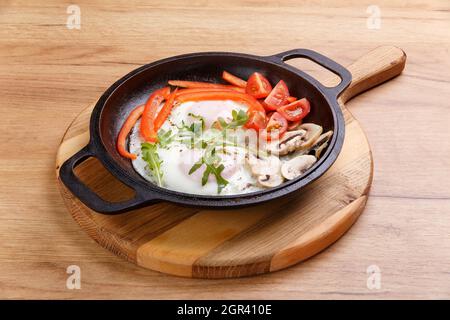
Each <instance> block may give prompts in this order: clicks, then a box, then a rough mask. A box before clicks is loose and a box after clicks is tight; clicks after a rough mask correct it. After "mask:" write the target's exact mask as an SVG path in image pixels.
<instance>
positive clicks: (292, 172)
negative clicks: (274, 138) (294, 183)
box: [281, 154, 317, 180]
mask: <svg viewBox="0 0 450 320" xmlns="http://www.w3.org/2000/svg"><path fill="white" fill-rule="evenodd" d="M316 161H317V159H316V157H314V156H312V155H308V154H306V155H302V156H298V157H296V158H294V159H291V160H289V161H286V162H285V163H283V165H282V166H281V174H282V175H283V177H285V178H286V179H288V180H293V179H295V178H297V177H300V176H301V175H303V174H304V173H305V172H306V171H307V170H308V169H309V168H311V167H312V166H313V164H314V163H316Z"/></svg>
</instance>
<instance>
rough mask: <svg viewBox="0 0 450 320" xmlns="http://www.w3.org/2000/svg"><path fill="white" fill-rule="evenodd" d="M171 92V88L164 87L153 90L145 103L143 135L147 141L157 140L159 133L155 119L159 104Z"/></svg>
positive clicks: (142, 120) (142, 121) (142, 124)
mask: <svg viewBox="0 0 450 320" xmlns="http://www.w3.org/2000/svg"><path fill="white" fill-rule="evenodd" d="M169 94H170V88H169V87H164V88H161V89H158V90H156V91H155V92H153V93H152V94H151V95H150V97H149V98H148V100H147V102H146V103H145V108H144V113H143V114H142V119H141V135H142V137H143V138H144V140H145V141H148V142H156V141H158V135H157V132H156V130H155V126H154V121H155V118H156V113H157V111H158V107H159V105H160V104H161V103H162V102H163V100H164V99H165V98H167V97H168V95H169Z"/></svg>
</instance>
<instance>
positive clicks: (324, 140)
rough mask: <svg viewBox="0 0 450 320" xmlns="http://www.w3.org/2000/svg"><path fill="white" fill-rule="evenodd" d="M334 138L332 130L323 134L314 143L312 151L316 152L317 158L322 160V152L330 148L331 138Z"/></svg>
mask: <svg viewBox="0 0 450 320" xmlns="http://www.w3.org/2000/svg"><path fill="white" fill-rule="evenodd" d="M332 136H333V131H332V130H330V131H328V132H325V133H324V134H322V135H321V136H320V137H319V138H318V139H317V140H316V142H315V143H314V145H313V146H312V148H311V149H312V150H314V152H315V155H316V158H320V155H321V154H322V151H323V150H324V149H325V148H326V147H327V146H328V142H329V141H330V139H331V137H332Z"/></svg>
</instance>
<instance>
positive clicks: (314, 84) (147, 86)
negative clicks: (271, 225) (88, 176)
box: [60, 49, 352, 214]
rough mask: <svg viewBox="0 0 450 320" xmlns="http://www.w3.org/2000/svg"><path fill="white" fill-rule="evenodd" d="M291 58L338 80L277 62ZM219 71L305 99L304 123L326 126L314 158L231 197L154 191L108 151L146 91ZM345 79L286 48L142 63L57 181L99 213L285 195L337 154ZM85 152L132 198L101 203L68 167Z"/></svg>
mask: <svg viewBox="0 0 450 320" xmlns="http://www.w3.org/2000/svg"><path fill="white" fill-rule="evenodd" d="M293 58H306V59H309V60H312V61H314V62H316V63H318V64H319V65H321V66H323V67H324V68H326V69H328V70H330V71H332V72H333V73H335V74H336V75H338V76H339V77H340V78H341V82H340V83H339V84H338V85H337V86H335V87H333V88H329V87H325V86H323V85H322V84H321V83H320V82H318V81H317V80H315V79H314V78H312V77H311V76H309V75H308V74H306V73H304V72H302V71H301V70H299V69H297V68H295V67H292V66H290V65H288V64H286V63H284V62H285V61H287V60H290V59H293ZM223 70H227V71H229V72H231V73H232V74H235V75H237V76H239V77H241V78H243V79H247V78H248V76H249V75H250V74H252V73H253V72H255V71H258V72H260V73H262V74H264V75H266V76H267V77H268V79H269V81H270V82H271V83H277V82H278V81H279V80H280V79H283V80H284V81H285V82H286V84H287V85H288V87H289V90H290V93H291V95H292V96H296V97H306V98H307V99H308V100H309V101H310V102H311V112H310V114H309V115H308V116H307V118H305V119H304V122H313V123H316V124H319V125H321V126H323V128H324V131H328V130H333V131H334V135H333V137H332V140H331V141H330V143H329V145H328V147H327V150H326V151H325V152H324V153H323V155H322V157H321V158H320V160H319V161H318V162H317V163H316V164H315V165H314V166H313V167H312V168H311V169H310V170H309V171H308V172H307V173H306V174H305V175H303V176H301V177H299V178H298V179H295V180H292V181H288V182H285V183H283V184H282V185H280V186H278V187H275V188H272V189H268V190H264V191H258V192H252V193H247V194H241V195H232V196H204V195H195V194H187V193H182V192H176V191H172V190H168V189H164V188H160V187H158V186H156V185H154V184H152V183H150V182H148V181H147V180H145V179H144V178H142V177H141V176H140V175H139V174H138V173H137V172H136V171H135V170H134V169H133V167H132V165H131V162H130V160H127V159H125V158H123V157H121V156H120V155H119V154H118V152H117V150H116V139H117V135H118V132H119V130H120V128H121V127H122V124H123V122H124V120H125V118H126V116H127V115H128V114H129V112H130V111H131V109H133V108H134V107H136V106H137V105H140V104H142V103H144V102H145V101H146V99H147V98H148V96H149V93H151V92H152V91H153V90H155V89H157V88H161V87H163V86H166V85H167V81H168V80H169V79H183V80H196V81H208V82H211V81H213V82H218V81H220V79H221V74H222V71H223ZM351 79H352V76H351V74H350V72H349V71H348V70H347V69H345V68H344V67H343V66H341V65H339V64H338V63H336V62H334V61H333V60H330V59H329V58H327V57H325V56H323V55H321V54H319V53H317V52H314V51H311V50H307V49H294V50H290V51H286V52H282V53H279V54H276V55H273V56H267V57H260V56H254V55H248V54H242V53H228V52H206V53H192V54H186V55H181V56H176V57H172V58H167V59H163V60H159V61H156V62H153V63H150V64H147V65H144V66H142V67H140V68H138V69H136V70H134V71H132V72H130V73H129V74H127V75H126V76H124V77H123V78H121V79H120V80H118V81H117V82H116V83H114V84H113V85H112V86H111V87H110V88H108V90H106V92H105V93H104V94H103V95H102V96H101V97H100V99H99V100H98V102H97V104H96V105H95V108H94V110H93V112H92V116H91V120H90V141H89V144H88V145H87V146H86V147H84V148H83V149H81V150H80V151H79V152H77V153H76V154H75V155H73V156H72V157H71V158H70V159H68V160H67V161H65V162H64V164H63V165H62V167H61V169H60V177H61V180H62V182H63V183H64V184H65V185H66V187H67V188H68V189H69V190H70V191H71V192H72V193H73V194H74V195H75V196H77V197H78V198H79V199H80V200H81V201H82V202H83V203H84V204H86V205H87V206H88V207H89V208H91V209H93V210H95V211H97V212H101V213H105V214H117V213H121V212H125V211H129V210H131V209H136V208H140V207H143V206H147V205H150V204H153V203H157V202H160V201H169V202H173V203H177V204H181V205H187V206H195V207H206V208H217V209H225V208H237V207H244V206H248V205H253V204H257V203H262V202H266V201H269V200H274V199H277V198H280V197H283V196H286V195H289V194H291V195H292V194H293V193H294V192H298V191H299V190H300V189H301V188H303V187H304V186H306V185H307V184H309V183H311V182H312V181H314V180H316V179H317V178H318V177H320V176H321V175H322V174H324V173H325V171H327V170H328V169H329V168H330V166H331V165H332V164H333V163H334V161H335V160H336V158H337V156H338V155H339V152H340V151H341V149H342V144H343V141H344V131H345V127H344V119H343V115H342V112H341V109H340V107H339V105H338V103H337V98H338V97H339V95H340V94H341V93H342V92H343V91H344V89H345V88H347V86H348V85H349V84H350V82H351ZM88 157H95V158H97V159H99V160H100V161H101V162H102V164H103V165H104V166H105V168H106V169H107V170H108V171H109V172H111V174H113V175H114V176H115V177H117V178H118V179H119V180H120V181H122V182H123V183H125V184H126V185H128V186H129V187H131V188H132V189H134V191H135V197H134V198H132V199H130V200H127V201H123V202H108V201H105V200H103V199H102V198H100V197H99V196H98V195H97V194H95V193H94V192H93V191H91V190H90V189H89V188H88V187H87V186H86V185H84V184H83V183H82V182H81V181H80V180H79V179H78V178H77V177H76V176H75V174H74V172H73V170H74V168H75V167H76V166H77V165H78V164H80V163H81V162H82V161H83V160H85V159H86V158H88ZM294 194H295V193H294Z"/></svg>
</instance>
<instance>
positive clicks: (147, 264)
mask: <svg viewBox="0 0 450 320" xmlns="http://www.w3.org/2000/svg"><path fill="white" fill-rule="evenodd" d="M405 61H406V55H405V53H404V52H403V51H402V50H400V49H398V48H396V47H379V48H377V49H375V50H374V51H372V52H370V53H368V54H366V55H364V56H363V57H361V58H360V59H358V60H357V61H356V62H354V63H353V64H351V65H350V66H348V69H349V71H350V72H351V73H352V75H353V81H352V83H351V85H350V86H349V87H348V88H347V89H346V91H345V92H344V93H343V94H342V95H341V97H340V98H339V104H340V105H341V108H342V111H343V113H344V117H345V123H346V136H345V141H344V146H343V149H342V152H341V154H340V155H339V157H338V159H337V161H336V162H335V164H334V165H333V166H332V167H331V168H330V170H328V171H327V172H326V173H325V174H324V175H323V176H322V177H321V178H320V179H318V180H317V181H315V182H314V183H313V184H311V185H310V186H308V187H307V188H306V189H304V190H302V191H301V192H299V194H298V196H297V197H296V198H293V199H290V200H282V201H277V202H272V203H268V204H262V205H258V206H254V207H250V208H245V209H238V210H232V211H230V210H226V211H217V210H216V211H212V210H199V209H192V208H184V207H180V206H176V205H173V204H168V203H160V204H156V205H153V206H149V207H147V208H142V209H139V210H134V211H131V212H127V213H124V214H121V215H115V216H108V215H103V214H100V213H97V212H94V211H92V210H90V209H89V208H87V207H86V206H84V205H83V204H82V203H81V202H80V201H79V200H78V199H77V198H76V197H75V196H74V195H73V194H72V193H70V191H68V189H66V187H65V186H64V184H63V183H62V182H61V181H60V179H59V178H58V184H59V187H60V190H61V194H62V196H63V198H64V202H65V204H66V206H67V209H68V211H69V212H70V214H71V215H72V216H73V218H74V219H75V221H77V222H78V224H79V225H80V227H81V228H82V229H83V230H85V231H86V232H87V234H88V235H89V236H90V237H92V238H93V239H94V240H95V241H96V242H98V243H99V244H100V245H101V246H103V247H104V248H106V249H108V250H110V251H111V252H113V253H114V254H116V255H118V256H120V257H123V258H125V259H127V260H128V261H130V262H133V263H135V264H137V265H139V266H142V267H144V268H149V269H152V270H157V271H160V272H164V273H168V274H174V275H179V276H185V277H194V278H230V277H240V276H249V275H255V274H261V273H267V272H272V271H276V270H279V269H283V268H286V267H288V266H291V265H293V264H295V263H298V262H299V261H302V260H304V259H307V258H309V257H311V256H313V255H315V254H316V253H318V252H319V251H321V250H323V249H324V248H326V247H327V246H329V245H330V244H332V243H333V242H335V241H336V240H337V239H339V238H340V237H341V236H342V235H343V234H344V233H345V232H346V231H347V230H348V229H349V228H350V227H351V226H352V224H353V223H354V222H355V221H356V219H357V218H358V216H359V215H360V214H361V212H362V211H363V209H364V207H365V204H366V201H367V194H368V191H369V189H370V185H371V182H372V174H373V160H372V155H371V150H370V146H369V143H368V141H367V139H366V137H365V135H364V132H363V130H362V129H361V126H360V125H359V123H358V121H357V120H356V119H355V118H354V117H353V116H352V115H351V113H350V112H349V111H348V110H347V109H346V108H345V106H344V103H345V102H346V101H348V100H349V99H351V98H352V97H354V96H356V95H357V94H359V93H361V92H363V91H365V90H367V89H370V88H372V87H374V86H376V85H378V84H380V83H382V82H384V81H386V80H389V79H391V78H392V77H395V76H396V75H398V74H400V73H401V71H402V70H403V68H404V66H405ZM334 80H335V79H329V81H325V82H324V83H325V84H329V83H332V82H333V81H334ZM92 108H93V106H89V107H88V108H86V109H84V110H83V111H82V112H81V113H80V114H79V115H78V116H77V117H76V118H75V119H74V120H73V122H72V123H71V124H70V126H69V128H68V129H67V131H66V133H65V135H64V137H63V139H62V141H61V144H60V146H59V149H58V153H57V159H56V174H57V177H58V172H59V167H60V166H61V165H62V163H63V162H64V161H65V160H66V159H68V158H69V157H70V156H72V155H73V154H75V153H76V152H77V151H79V150H80V149H81V148H82V147H84V146H85V145H86V144H87V143H88V140H89V119H90V114H91V111H92ZM76 173H77V175H78V177H79V178H80V179H81V180H82V181H84V182H85V183H86V184H87V185H88V186H89V187H90V188H92V189H93V190H94V191H95V192H97V193H98V194H99V195H100V196H102V197H104V198H105V199H107V200H110V201H121V200H124V199H126V198H130V197H131V195H132V191H131V190H130V189H128V187H126V186H124V185H123V184H121V183H120V182H118V181H117V180H116V179H115V178H114V177H112V176H111V175H110V174H109V173H108V172H107V171H106V170H105V169H104V168H103V167H102V166H101V165H100V164H99V162H98V161H97V160H96V159H92V158H91V159H88V160H86V161H85V162H84V163H82V164H81V165H80V166H79V167H77V169H76Z"/></svg>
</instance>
